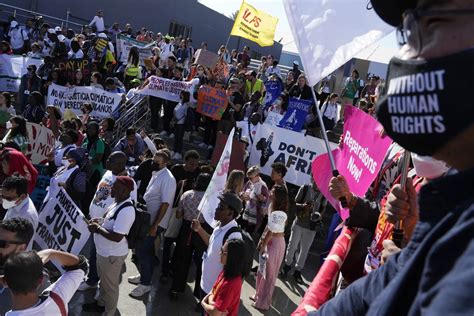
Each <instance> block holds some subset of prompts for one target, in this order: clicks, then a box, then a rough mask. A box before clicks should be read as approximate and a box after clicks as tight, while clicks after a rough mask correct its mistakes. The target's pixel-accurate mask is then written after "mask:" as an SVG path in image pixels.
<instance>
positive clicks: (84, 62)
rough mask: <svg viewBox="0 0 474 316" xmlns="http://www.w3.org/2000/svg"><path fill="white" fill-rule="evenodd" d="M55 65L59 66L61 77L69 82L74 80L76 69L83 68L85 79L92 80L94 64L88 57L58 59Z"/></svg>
mask: <svg viewBox="0 0 474 316" xmlns="http://www.w3.org/2000/svg"><path fill="white" fill-rule="evenodd" d="M54 67H56V68H59V70H60V72H61V77H62V78H64V79H66V81H68V82H73V81H74V80H75V76H76V70H81V71H82V75H83V77H84V80H85V81H86V82H89V81H90V76H91V74H92V64H91V62H90V61H89V60H88V59H87V58H82V59H69V60H56V61H55V62H54Z"/></svg>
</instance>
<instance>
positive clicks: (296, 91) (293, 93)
mask: <svg viewBox="0 0 474 316" xmlns="http://www.w3.org/2000/svg"><path fill="white" fill-rule="evenodd" d="M289 95H290V97H292V98H299V99H302V100H311V99H312V98H313V94H312V93H311V88H310V87H309V86H308V85H304V86H303V89H301V88H300V86H299V85H298V84H297V83H296V84H295V85H294V86H293V87H291V89H290V91H289Z"/></svg>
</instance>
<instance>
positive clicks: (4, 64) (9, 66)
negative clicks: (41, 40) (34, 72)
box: [0, 54, 43, 92]
mask: <svg viewBox="0 0 474 316" xmlns="http://www.w3.org/2000/svg"><path fill="white" fill-rule="evenodd" d="M42 62H43V60H42V59H36V58H30V57H23V56H15V55H6V54H2V55H0V91H9V92H18V90H19V89H20V83H21V77H22V76H23V75H24V74H26V73H27V72H28V71H27V69H26V68H27V67H28V66H29V65H36V68H38V67H39V66H40V65H41V63H42Z"/></svg>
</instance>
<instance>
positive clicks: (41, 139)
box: [25, 122, 56, 165]
mask: <svg viewBox="0 0 474 316" xmlns="http://www.w3.org/2000/svg"><path fill="white" fill-rule="evenodd" d="M26 130H27V132H28V142H29V144H28V149H27V152H26V155H25V156H26V157H27V158H28V159H30V160H31V162H32V163H33V164H34V165H42V164H46V163H47V162H48V154H49V152H50V151H51V149H53V148H54V146H55V142H56V139H55V138H54V134H53V131H52V130H50V129H49V128H47V127H46V126H43V125H39V124H35V123H30V122H26Z"/></svg>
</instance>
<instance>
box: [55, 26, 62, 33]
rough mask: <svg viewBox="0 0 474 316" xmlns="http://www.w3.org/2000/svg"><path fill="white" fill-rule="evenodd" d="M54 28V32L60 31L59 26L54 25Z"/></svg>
mask: <svg viewBox="0 0 474 316" xmlns="http://www.w3.org/2000/svg"><path fill="white" fill-rule="evenodd" d="M54 30H55V31H56V32H61V31H62V30H61V27H60V26H56V27H55V28H54Z"/></svg>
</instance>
